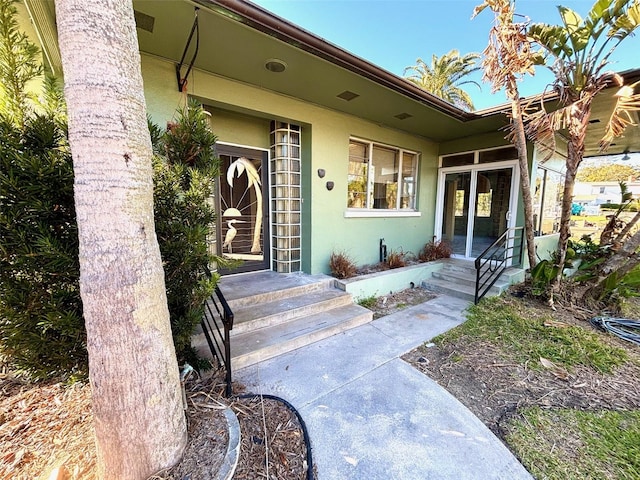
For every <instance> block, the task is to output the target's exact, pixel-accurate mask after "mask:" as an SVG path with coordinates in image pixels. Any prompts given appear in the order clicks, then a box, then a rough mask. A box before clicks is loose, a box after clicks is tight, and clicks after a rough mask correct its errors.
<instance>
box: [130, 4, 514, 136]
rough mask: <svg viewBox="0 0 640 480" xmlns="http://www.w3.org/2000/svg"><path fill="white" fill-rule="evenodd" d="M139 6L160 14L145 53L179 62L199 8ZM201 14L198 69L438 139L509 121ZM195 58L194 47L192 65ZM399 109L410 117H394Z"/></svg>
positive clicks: (145, 40)
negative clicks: (403, 91)
mask: <svg viewBox="0 0 640 480" xmlns="http://www.w3.org/2000/svg"><path fill="white" fill-rule="evenodd" d="M134 7H135V9H136V10H137V11H139V12H142V13H144V14H146V15H150V16H152V17H153V18H154V28H153V32H148V31H145V30H142V29H138V39H139V43H140V49H141V51H143V52H146V53H149V54H152V55H157V56H160V57H163V58H166V59H169V60H172V61H175V62H178V61H180V58H181V57H182V54H183V51H184V48H185V45H186V42H187V38H188V36H189V32H190V31H191V26H192V23H193V20H194V6H193V5H192V4H190V3H187V2H163V1H140V2H134ZM198 18H199V20H198V21H199V26H200V44H199V51H198V56H197V59H196V61H195V65H194V68H198V69H201V70H204V71H207V72H212V73H215V74H218V75H222V76H225V77H228V78H231V79H234V80H238V81H240V82H243V83H248V84H252V85H255V86H257V87H259V88H264V89H268V90H272V91H275V92H278V93H281V94H284V95H288V96H291V97H294V98H299V99H302V100H304V101H306V102H309V103H313V104H316V105H321V106H324V107H327V108H330V109H333V110H337V111H340V112H344V113H347V114H351V115H355V116H357V117H360V118H364V119H367V120H370V121H372V122H374V123H377V124H380V125H384V126H387V127H391V128H395V129H400V130H403V131H406V132H409V133H412V134H416V135H420V136H424V137H426V138H430V139H432V140H435V141H445V140H451V139H454V138H457V137H459V136H460V133H461V128H462V124H463V123H464V124H465V127H464V131H465V136H470V135H474V134H476V133H484V132H487V131H490V130H492V129H494V130H495V128H497V127H498V126H500V125H501V124H502V123H503V122H504V120H503V119H502V118H495V119H483V120H482V121H472V122H468V121H467V122H463V121H461V120H459V119H456V118H453V117H451V116H449V115H446V114H444V113H442V112H441V111H438V110H437V109H435V108H432V107H430V106H428V105H425V104H424V103H421V102H419V101H416V100H414V99H412V98H408V97H406V96H403V95H400V94H398V93H397V92H395V91H392V90H391V89H390V88H387V87H385V86H383V85H380V84H378V83H376V82H374V81H372V80H370V79H368V78H365V77H363V76H361V75H358V74H356V73H353V72H351V71H349V70H347V69H345V68H342V67H341V66H338V65H335V64H332V63H330V62H329V61H327V60H324V59H322V58H319V57H318V56H316V55H313V54H311V53H309V52H307V51H305V50H302V49H300V48H297V47H295V46H292V45H290V44H288V43H286V42H283V41H281V40H279V39H276V38H274V37H272V36H270V35H267V34H265V33H263V32H260V31H258V30H256V29H254V28H251V27H249V26H247V25H244V24H242V23H240V22H238V21H235V20H233V19H232V18H229V17H227V16H224V15H222V14H221V13H219V12H217V11H216V12H214V11H210V10H208V9H207V8H201V9H200V10H199V12H198ZM191 56H192V55H191V51H190V52H189V53H187V63H188V61H189V60H190V59H191ZM273 58H275V59H279V60H282V61H284V62H285V63H286V65H287V68H286V70H285V71H284V72H281V73H274V72H270V71H268V70H267V69H266V68H265V62H266V61H267V60H268V59H273ZM176 89H177V83H176ZM344 91H349V92H354V93H356V94H358V95H359V96H358V97H356V98H355V99H353V100H351V101H346V100H343V99H341V98H338V95H339V94H341V93H342V92H344ZM400 114H408V115H410V117H409V118H406V119H404V120H400V119H398V118H396V117H395V116H396V115H400Z"/></svg>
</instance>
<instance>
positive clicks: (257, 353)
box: [231, 312, 373, 370]
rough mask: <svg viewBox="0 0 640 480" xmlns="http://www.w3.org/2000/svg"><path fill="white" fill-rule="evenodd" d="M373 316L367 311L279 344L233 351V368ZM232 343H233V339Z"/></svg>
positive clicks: (351, 325)
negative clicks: (240, 351)
mask: <svg viewBox="0 0 640 480" xmlns="http://www.w3.org/2000/svg"><path fill="white" fill-rule="evenodd" d="M372 318H373V313H371V312H367V313H363V314H361V315H357V316H354V317H352V318H350V319H349V320H346V321H344V322H342V323H340V324H338V325H331V326H330V327H328V328H326V329H321V330H314V331H312V332H309V333H308V334H304V332H299V333H300V335H299V336H296V337H295V338H291V339H289V340H284V341H282V342H280V343H278V344H277V345H270V346H268V347H265V348H257V349H256V350H254V351H252V352H250V353H246V354H244V355H240V356H235V357H234V356H233V353H232V359H231V366H232V369H233V370H237V369H240V368H244V367H248V366H250V365H255V364H256V363H259V362H262V361H264V360H268V359H270V358H274V357H277V356H278V355H282V354H283V353H287V352H291V351H293V350H295V349H297V348H300V347H304V346H305V345H309V344H311V343H315V342H318V341H320V340H323V339H325V338H328V337H331V336H333V335H336V334H338V333H342V332H344V331H345V330H349V329H351V328H355V327H357V326H360V325H363V324H365V323H367V322H369V321H371V319H372ZM231 344H232V345H233V340H232V343H231Z"/></svg>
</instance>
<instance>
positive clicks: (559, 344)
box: [434, 297, 628, 373]
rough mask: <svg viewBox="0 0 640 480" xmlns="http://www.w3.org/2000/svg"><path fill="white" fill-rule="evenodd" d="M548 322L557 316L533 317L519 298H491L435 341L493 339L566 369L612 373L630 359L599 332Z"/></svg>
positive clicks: (509, 350)
mask: <svg viewBox="0 0 640 480" xmlns="http://www.w3.org/2000/svg"><path fill="white" fill-rule="evenodd" d="M545 321H553V318H552V317H551V316H544V317H540V318H531V317H530V316H527V314H526V311H525V310H524V307H523V306H522V305H521V304H519V303H517V301H515V300H511V299H507V298H504V297H493V298H487V299H484V300H483V301H482V302H480V304H478V305H474V306H472V307H470V308H469V310H468V314H467V321H466V322H465V323H463V324H462V325H460V326H458V327H456V328H455V329H453V330H450V331H449V332H447V333H445V334H444V335H441V336H439V337H437V338H436V339H434V342H435V343H437V344H439V345H442V344H444V343H448V342H452V341H456V340H459V339H461V338H462V337H465V338H468V339H469V340H470V341H473V339H478V340H483V341H489V342H491V343H493V344H496V345H498V346H500V348H502V349H503V351H504V352H505V354H507V355H511V356H513V357H515V359H516V360H517V361H519V362H522V363H528V364H529V365H530V366H532V367H534V366H535V365H540V357H544V358H546V359H549V360H551V361H552V362H554V363H555V364H556V365H559V366H563V367H565V368H570V367H574V366H577V365H585V366H590V367H593V368H594V369H596V370H598V371H599V372H602V373H610V372H611V371H612V370H613V368H615V367H616V366H618V365H621V364H623V363H625V362H626V361H627V359H628V355H627V352H626V351H625V350H624V349H622V348H618V347H613V346H611V345H608V344H606V343H605V342H603V341H602V340H601V338H600V337H599V336H598V334H597V333H595V332H591V331H588V330H586V329H584V328H580V327H577V326H566V327H557V326H545Z"/></svg>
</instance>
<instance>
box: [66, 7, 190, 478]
mask: <svg viewBox="0 0 640 480" xmlns="http://www.w3.org/2000/svg"><path fill="white" fill-rule="evenodd" d="M56 14H57V25H58V36H59V44H60V51H61V54H62V63H63V70H64V77H65V78H64V80H65V96H66V101H67V106H68V115H69V142H70V145H71V151H72V155H73V163H74V172H75V183H74V188H75V202H76V212H77V218H78V231H79V241H80V293H81V296H82V302H83V309H84V316H85V323H86V328H87V347H88V351H89V376H90V382H91V388H92V398H93V413H94V419H95V420H94V423H95V435H96V445H97V450H98V470H99V476H100V478H105V479H114V480H115V479H118V480H127V479H132V480H133V479H135V480H138V479H146V478H148V477H149V476H150V475H152V474H153V473H154V472H156V471H158V470H159V469H162V468H165V467H169V466H171V465H173V464H175V463H176V462H177V461H178V460H179V458H180V456H181V454H182V451H183V449H184V446H185V443H186V425H185V418H184V412H183V409H182V400H181V398H182V397H181V392H180V381H179V372H178V365H177V362H176V356H175V350H174V347H173V341H172V337H171V330H170V324H169V312H168V309H167V301H166V292H165V285H164V273H163V270H162V263H161V260H160V251H159V248H158V243H157V240H156V235H155V230H154V220H153V183H152V167H151V159H152V150H151V141H150V137H149V131H148V128H147V121H146V114H145V112H146V108H145V102H144V95H143V86H142V76H141V72H140V55H139V53H138V42H137V37H136V27H135V22H134V17H133V8H132V4H131V2H122V1H118V0H106V1H101V2H91V1H86V0H59V1H57V2H56Z"/></svg>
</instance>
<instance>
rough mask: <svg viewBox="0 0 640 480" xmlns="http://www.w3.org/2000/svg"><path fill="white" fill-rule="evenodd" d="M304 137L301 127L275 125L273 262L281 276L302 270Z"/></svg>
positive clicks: (272, 151) (272, 175) (272, 132)
mask: <svg viewBox="0 0 640 480" xmlns="http://www.w3.org/2000/svg"><path fill="white" fill-rule="evenodd" d="M300 135H301V131H300V126H299V125H294V124H290V123H286V122H277V121H272V122H271V160H270V162H271V169H270V171H271V222H272V235H271V248H272V255H271V259H272V269H273V270H274V271H276V272H280V273H291V272H299V271H300V270H301V269H302V263H301V262H302V257H301V249H300V245H301V243H302V242H301V224H302V220H301V216H302V202H301V191H300V185H301V182H300V148H301V138H300Z"/></svg>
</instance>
